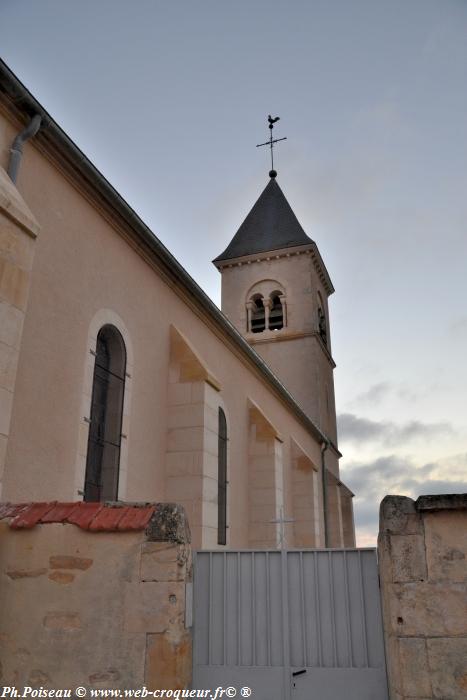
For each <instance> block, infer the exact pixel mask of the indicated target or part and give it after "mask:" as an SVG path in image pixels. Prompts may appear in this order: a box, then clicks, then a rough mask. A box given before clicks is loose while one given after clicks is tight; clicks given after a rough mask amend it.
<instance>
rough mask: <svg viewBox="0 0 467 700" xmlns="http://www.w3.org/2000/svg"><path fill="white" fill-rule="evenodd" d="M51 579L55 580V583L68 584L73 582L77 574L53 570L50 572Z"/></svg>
mask: <svg viewBox="0 0 467 700" xmlns="http://www.w3.org/2000/svg"><path fill="white" fill-rule="evenodd" d="M49 579H50V580H51V581H55V583H62V584H67V583H73V581H74V580H75V576H74V574H68V573H65V572H64V571H52V573H51V574H49Z"/></svg>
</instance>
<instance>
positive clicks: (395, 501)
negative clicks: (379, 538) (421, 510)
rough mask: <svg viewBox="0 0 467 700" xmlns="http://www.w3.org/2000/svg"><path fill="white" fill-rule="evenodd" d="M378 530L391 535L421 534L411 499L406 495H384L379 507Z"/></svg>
mask: <svg viewBox="0 0 467 700" xmlns="http://www.w3.org/2000/svg"><path fill="white" fill-rule="evenodd" d="M379 531H380V532H390V533H391V534H393V535H421V534H423V527H422V522H421V518H420V515H419V514H418V512H417V511H416V509H415V503H414V502H413V500H412V499H411V498H407V496H385V498H383V500H382V501H381V505H380V507H379Z"/></svg>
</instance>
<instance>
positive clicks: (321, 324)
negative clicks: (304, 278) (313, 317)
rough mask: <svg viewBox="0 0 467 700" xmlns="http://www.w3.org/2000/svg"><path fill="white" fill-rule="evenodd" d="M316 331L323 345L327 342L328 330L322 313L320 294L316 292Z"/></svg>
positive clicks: (322, 305) (324, 315) (322, 306)
mask: <svg viewBox="0 0 467 700" xmlns="http://www.w3.org/2000/svg"><path fill="white" fill-rule="evenodd" d="M318 332H319V334H320V336H321V340H322V341H323V343H324V344H325V345H327V344H328V331H327V323H326V314H325V313H324V304H323V299H322V297H321V294H320V293H319V292H318Z"/></svg>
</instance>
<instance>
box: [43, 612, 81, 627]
mask: <svg viewBox="0 0 467 700" xmlns="http://www.w3.org/2000/svg"><path fill="white" fill-rule="evenodd" d="M43 624H44V627H46V628H47V629H49V630H77V629H80V628H81V618H80V616H79V614H78V613H76V612H49V613H47V614H46V616H45V617H44V621H43Z"/></svg>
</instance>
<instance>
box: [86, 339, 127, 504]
mask: <svg viewBox="0 0 467 700" xmlns="http://www.w3.org/2000/svg"><path fill="white" fill-rule="evenodd" d="M125 370H126V350H125V343H124V342H123V338H122V336H121V335H120V333H119V331H118V330H117V329H116V328H115V327H114V326H110V325H107V326H103V327H102V328H101V330H100V331H99V335H98V336H97V347H96V363H95V365H94V376H93V385H92V401H91V417H90V421H91V424H90V426H89V438H88V452H87V459H86V478H85V484H84V500H85V501H116V500H117V498H118V471H119V464H120V441H121V433H122V416H123V395H124V391H125Z"/></svg>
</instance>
